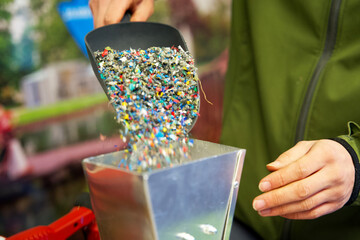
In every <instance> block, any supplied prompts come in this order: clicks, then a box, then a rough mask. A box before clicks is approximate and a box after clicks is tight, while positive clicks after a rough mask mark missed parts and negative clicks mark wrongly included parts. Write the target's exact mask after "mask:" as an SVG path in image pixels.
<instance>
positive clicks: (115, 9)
mask: <svg viewBox="0 0 360 240" xmlns="http://www.w3.org/2000/svg"><path fill="white" fill-rule="evenodd" d="M89 6H90V9H91V12H92V14H93V17H94V27H95V28H98V27H101V26H104V25H108V24H113V23H118V22H120V21H121V19H122V18H123V16H124V14H125V12H126V11H127V10H129V11H130V12H131V14H132V15H131V19H130V21H146V20H147V19H148V18H149V17H150V16H151V14H152V13H153V12H154V0H90V2H89Z"/></svg>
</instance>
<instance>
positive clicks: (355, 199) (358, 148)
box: [334, 122, 360, 206]
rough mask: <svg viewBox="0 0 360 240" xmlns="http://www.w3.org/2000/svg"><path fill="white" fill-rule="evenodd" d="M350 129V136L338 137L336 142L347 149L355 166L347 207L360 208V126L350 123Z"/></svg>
mask: <svg viewBox="0 0 360 240" xmlns="http://www.w3.org/2000/svg"><path fill="white" fill-rule="evenodd" d="M348 129H349V133H348V135H341V136H338V137H337V138H335V139H334V140H335V141H337V142H339V143H340V144H341V145H343V147H345V148H346V150H347V151H348V152H349V153H350V155H351V158H352V160H353V163H354V166H355V184H354V188H353V192H352V195H351V197H350V199H349V201H348V202H347V205H350V204H351V205H356V206H360V195H359V191H360V126H359V125H358V124H356V123H355V122H349V123H348Z"/></svg>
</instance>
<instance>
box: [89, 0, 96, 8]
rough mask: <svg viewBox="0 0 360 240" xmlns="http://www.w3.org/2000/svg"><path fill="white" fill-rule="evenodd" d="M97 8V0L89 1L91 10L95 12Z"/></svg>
mask: <svg viewBox="0 0 360 240" xmlns="http://www.w3.org/2000/svg"><path fill="white" fill-rule="evenodd" d="M95 6H96V0H90V1H89V7H90V9H91V10H93V9H94V8H95Z"/></svg>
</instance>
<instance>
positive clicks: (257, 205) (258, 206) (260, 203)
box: [253, 200, 265, 211]
mask: <svg viewBox="0 0 360 240" xmlns="http://www.w3.org/2000/svg"><path fill="white" fill-rule="evenodd" d="M264 207H265V201H264V200H255V201H254V203H253V208H254V209H255V210H256V211H259V210H260V209H261V208H264Z"/></svg>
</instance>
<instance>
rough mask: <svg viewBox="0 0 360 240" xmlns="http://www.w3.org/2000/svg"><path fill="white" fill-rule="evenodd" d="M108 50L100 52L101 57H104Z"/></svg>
mask: <svg viewBox="0 0 360 240" xmlns="http://www.w3.org/2000/svg"><path fill="white" fill-rule="evenodd" d="M108 52H109V51H108V50H107V49H104V51H103V52H102V54H101V56H103V57H105V56H106V55H108Z"/></svg>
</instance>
